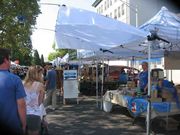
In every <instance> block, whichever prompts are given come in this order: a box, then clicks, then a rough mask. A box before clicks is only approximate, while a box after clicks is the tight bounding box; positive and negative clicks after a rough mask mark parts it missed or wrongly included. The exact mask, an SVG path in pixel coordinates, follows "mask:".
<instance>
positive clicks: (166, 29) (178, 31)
mask: <svg viewBox="0 0 180 135" xmlns="http://www.w3.org/2000/svg"><path fill="white" fill-rule="evenodd" d="M140 29H143V30H145V31H147V32H151V37H150V38H149V40H152V41H153V42H154V41H157V40H160V42H161V43H159V44H156V43H155V42H154V43H152V45H153V44H156V47H157V49H158V50H159V51H161V52H165V51H172V50H176V51H180V18H179V17H177V16H176V15H175V14H174V13H171V12H170V11H168V9H167V8H165V7H162V8H161V10H160V11H159V12H158V13H157V14H156V15H155V16H154V17H152V18H151V19H150V20H149V21H147V22H146V23H144V24H143V25H142V26H140ZM162 43H163V44H162ZM148 50H149V53H148V54H149V56H148V58H149V59H150V57H151V49H150V48H149V49H148ZM148 70H149V71H148V96H150V88H151V86H150V65H149V69H148ZM150 108H151V102H150V101H148V109H147V110H148V113H147V134H148V135H149V134H150V131H149V130H150V129H149V127H150V117H151V114H150V112H151V111H150V110H151V109H150Z"/></svg>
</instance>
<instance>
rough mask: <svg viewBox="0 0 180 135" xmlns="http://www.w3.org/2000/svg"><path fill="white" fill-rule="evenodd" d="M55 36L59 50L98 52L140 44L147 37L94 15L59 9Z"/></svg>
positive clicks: (63, 7)
mask: <svg viewBox="0 0 180 135" xmlns="http://www.w3.org/2000/svg"><path fill="white" fill-rule="evenodd" d="M55 35H56V42H57V45H58V47H59V48H67V49H85V50H93V51H97V50H100V49H110V48H112V47H116V46H118V45H121V44H126V43H129V42H133V41H137V40H143V39H145V38H146V37H147V35H148V33H147V32H143V31H141V30H139V29H137V28H135V27H133V26H130V25H128V24H125V23H123V22H119V21H117V20H114V19H112V18H109V17H105V16H102V15H100V14H97V13H95V12H91V11H87V10H82V9H77V8H71V7H66V6H61V7H60V9H59V12H58V17H57V22H56V32H55Z"/></svg>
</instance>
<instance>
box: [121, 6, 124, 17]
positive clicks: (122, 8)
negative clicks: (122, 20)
mask: <svg viewBox="0 0 180 135" xmlns="http://www.w3.org/2000/svg"><path fill="white" fill-rule="evenodd" d="M121 10H122V11H121V12H122V15H124V11H125V9H124V3H123V4H122V7H121Z"/></svg>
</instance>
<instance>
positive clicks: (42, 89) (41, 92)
mask: <svg viewBox="0 0 180 135" xmlns="http://www.w3.org/2000/svg"><path fill="white" fill-rule="evenodd" d="M38 89H39V97H38V104H39V105H41V103H43V100H44V95H45V86H44V85H43V84H40V85H39V87H38Z"/></svg>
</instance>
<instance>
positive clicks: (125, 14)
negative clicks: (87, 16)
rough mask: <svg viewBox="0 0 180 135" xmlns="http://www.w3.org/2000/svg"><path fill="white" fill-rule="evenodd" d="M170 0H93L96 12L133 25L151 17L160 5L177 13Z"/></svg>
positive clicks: (140, 23)
mask: <svg viewBox="0 0 180 135" xmlns="http://www.w3.org/2000/svg"><path fill="white" fill-rule="evenodd" d="M170 1H171V0H95V2H94V3H93V4H92V6H93V7H95V8H96V12H97V13H99V14H102V15H104V16H107V17H111V18H113V19H117V20H119V21H122V22H124V23H127V24H131V25H133V26H140V25H142V24H143V23H145V22H146V21H148V20H149V19H150V18H151V17H153V16H154V15H155V14H156V13H157V12H158V11H159V10H160V9H161V7H163V6H165V7H166V8H168V9H169V10H170V11H172V12H175V13H178V11H180V9H178V7H176V5H174V4H173V3H171V2H170Z"/></svg>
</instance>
